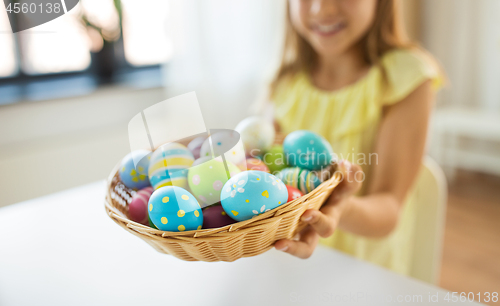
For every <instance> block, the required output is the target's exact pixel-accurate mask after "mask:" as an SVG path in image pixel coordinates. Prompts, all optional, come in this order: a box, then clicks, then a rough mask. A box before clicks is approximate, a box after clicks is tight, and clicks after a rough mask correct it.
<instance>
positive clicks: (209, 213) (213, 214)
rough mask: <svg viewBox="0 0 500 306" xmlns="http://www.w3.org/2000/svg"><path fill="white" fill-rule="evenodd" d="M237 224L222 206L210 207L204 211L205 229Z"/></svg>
mask: <svg viewBox="0 0 500 306" xmlns="http://www.w3.org/2000/svg"><path fill="white" fill-rule="evenodd" d="M235 222H236V221H234V220H233V219H231V218H230V217H229V216H228V215H227V214H226V212H225V211H224V209H222V206H220V205H214V206H210V207H207V208H205V209H204V210H203V228H218V227H223V226H226V225H229V224H233V223H235Z"/></svg>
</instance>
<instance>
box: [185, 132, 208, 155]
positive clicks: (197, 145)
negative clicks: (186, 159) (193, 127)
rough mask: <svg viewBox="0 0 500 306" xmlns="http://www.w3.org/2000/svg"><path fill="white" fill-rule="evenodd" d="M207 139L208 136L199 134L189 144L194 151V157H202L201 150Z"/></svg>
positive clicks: (190, 149)
mask: <svg viewBox="0 0 500 306" xmlns="http://www.w3.org/2000/svg"><path fill="white" fill-rule="evenodd" d="M205 139H207V137H206V136H199V137H196V138H195V139H193V140H191V142H190V143H189V144H188V146H187V147H188V149H189V151H191V153H193V156H194V159H198V158H200V150H201V145H202V144H203V142H204V141H205Z"/></svg>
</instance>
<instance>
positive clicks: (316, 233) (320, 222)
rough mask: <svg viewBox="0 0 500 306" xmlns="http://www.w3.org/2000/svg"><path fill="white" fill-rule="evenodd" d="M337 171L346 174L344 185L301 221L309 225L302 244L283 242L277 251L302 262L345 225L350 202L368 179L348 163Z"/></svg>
mask: <svg viewBox="0 0 500 306" xmlns="http://www.w3.org/2000/svg"><path fill="white" fill-rule="evenodd" d="M338 165H339V168H338V170H337V171H340V172H341V173H342V178H343V179H342V181H341V182H340V183H339V185H338V186H337V187H336V188H335V189H334V190H333V192H332V194H331V195H330V197H329V198H328V200H327V202H326V203H325V204H324V205H323V207H321V209H320V210H314V209H308V210H306V211H305V212H304V214H302V217H301V220H302V221H304V222H307V223H308V224H309V225H308V226H307V227H306V228H305V229H304V230H303V231H302V232H301V233H300V234H299V237H298V240H289V239H283V240H279V241H277V242H276V243H275V245H274V247H275V248H276V249H277V250H280V251H283V252H287V253H289V254H292V255H294V256H297V257H299V258H308V257H310V256H311V255H312V253H313V251H314V249H315V248H316V245H317V244H318V241H319V237H323V238H326V237H329V236H331V235H332V234H333V232H334V231H335V229H336V228H337V227H338V226H339V223H340V222H341V217H342V215H343V214H346V213H348V210H349V200H348V199H349V198H350V197H351V196H353V195H354V194H355V193H356V192H358V191H359V189H360V188H361V185H362V180H363V178H364V174H363V170H362V169H361V167H360V166H358V165H355V164H351V163H349V162H348V161H346V160H342V161H340V162H339V163H338Z"/></svg>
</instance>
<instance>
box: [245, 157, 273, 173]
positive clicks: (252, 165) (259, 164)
mask: <svg viewBox="0 0 500 306" xmlns="http://www.w3.org/2000/svg"><path fill="white" fill-rule="evenodd" d="M247 169H248V170H257V171H262V172H267V173H270V172H269V168H268V167H267V166H266V164H264V162H263V161H261V160H260V159H257V158H253V157H252V158H248V159H247Z"/></svg>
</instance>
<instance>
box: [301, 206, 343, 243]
mask: <svg viewBox="0 0 500 306" xmlns="http://www.w3.org/2000/svg"><path fill="white" fill-rule="evenodd" d="M333 209H335V208H333ZM334 214H335V212H334V211H328V214H324V213H322V212H321V211H318V210H313V209H308V210H306V211H305V212H304V213H303V214H302V217H301V218H300V219H301V220H302V221H304V222H307V223H308V224H309V225H310V226H311V227H312V228H313V229H314V230H315V231H316V232H317V233H318V235H320V236H321V237H323V238H326V237H330V236H331V235H332V234H333V232H334V231H335V228H336V227H337V222H336V221H335V219H334V218H332V215H334Z"/></svg>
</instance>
